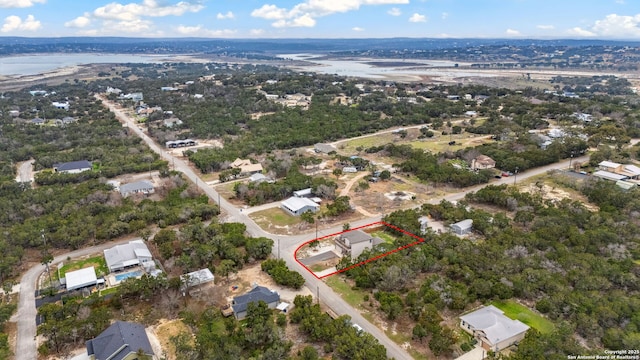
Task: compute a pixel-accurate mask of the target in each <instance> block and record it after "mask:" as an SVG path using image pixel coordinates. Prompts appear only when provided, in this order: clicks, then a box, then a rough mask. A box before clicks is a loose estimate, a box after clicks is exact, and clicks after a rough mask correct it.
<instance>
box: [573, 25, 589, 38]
mask: <svg viewBox="0 0 640 360" xmlns="http://www.w3.org/2000/svg"><path fill="white" fill-rule="evenodd" d="M567 33H568V34H569V35H575V36H585V37H589V36H596V34H595V33H592V32H591V31H589V30H585V29H583V28H581V27H577V26H576V27H574V28H572V29H569V30H567Z"/></svg>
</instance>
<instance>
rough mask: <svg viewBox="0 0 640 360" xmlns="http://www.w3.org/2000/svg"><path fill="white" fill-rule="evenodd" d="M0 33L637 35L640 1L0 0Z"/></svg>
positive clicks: (630, 37)
mask: <svg viewBox="0 0 640 360" xmlns="http://www.w3.org/2000/svg"><path fill="white" fill-rule="evenodd" d="M0 36H28V37H59V36H125V37H206V38H390V37H420V38H422V37H426V38H528V39H553V38H563V39H625V40H640V0H277V1H274V0H182V1H179V0H116V1H104V0H0Z"/></svg>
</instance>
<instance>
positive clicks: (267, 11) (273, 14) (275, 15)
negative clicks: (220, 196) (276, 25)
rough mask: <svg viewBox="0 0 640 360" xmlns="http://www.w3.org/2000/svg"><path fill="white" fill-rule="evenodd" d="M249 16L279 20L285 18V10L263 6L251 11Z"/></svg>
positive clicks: (273, 6) (272, 6)
mask: <svg viewBox="0 0 640 360" xmlns="http://www.w3.org/2000/svg"><path fill="white" fill-rule="evenodd" d="M251 16H253V17H259V18H263V19H267V20H281V19H286V18H287V9H283V8H279V7H277V6H275V5H268V4H265V5H262V7H261V8H259V9H255V10H253V11H252V12H251Z"/></svg>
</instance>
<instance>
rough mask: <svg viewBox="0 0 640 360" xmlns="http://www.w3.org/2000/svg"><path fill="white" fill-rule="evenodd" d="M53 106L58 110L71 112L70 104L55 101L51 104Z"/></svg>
mask: <svg viewBox="0 0 640 360" xmlns="http://www.w3.org/2000/svg"><path fill="white" fill-rule="evenodd" d="M51 106H53V107H54V108H56V109H62V110H69V107H70V105H69V102H57V101H54V102H52V103H51Z"/></svg>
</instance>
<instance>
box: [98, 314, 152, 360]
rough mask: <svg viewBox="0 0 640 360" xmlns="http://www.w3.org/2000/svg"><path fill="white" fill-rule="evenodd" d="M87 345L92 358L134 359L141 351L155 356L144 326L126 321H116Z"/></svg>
mask: <svg viewBox="0 0 640 360" xmlns="http://www.w3.org/2000/svg"><path fill="white" fill-rule="evenodd" d="M86 346H87V355H89V358H90V359H91V360H133V359H138V353H139V352H142V353H144V354H145V355H147V356H149V357H150V358H152V357H153V356H154V353H153V349H152V348H151V343H150V342H149V338H148V337H147V333H146V332H145V330H144V326H142V325H141V324H138V323H132V322H126V321H116V322H115V323H114V324H113V325H111V326H109V327H108V328H107V329H106V330H105V331H103V332H102V333H101V334H100V335H98V336H97V337H96V338H94V339H91V340H89V341H87V343H86Z"/></svg>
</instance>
